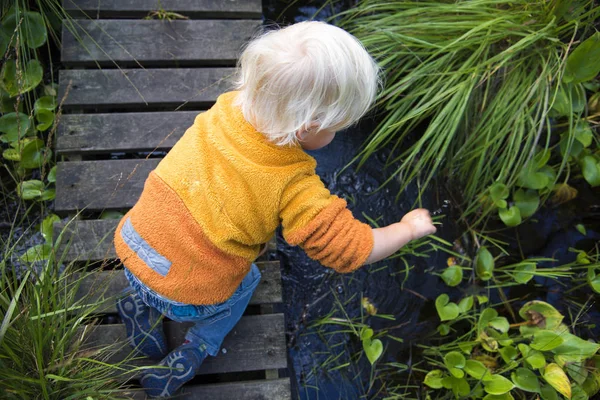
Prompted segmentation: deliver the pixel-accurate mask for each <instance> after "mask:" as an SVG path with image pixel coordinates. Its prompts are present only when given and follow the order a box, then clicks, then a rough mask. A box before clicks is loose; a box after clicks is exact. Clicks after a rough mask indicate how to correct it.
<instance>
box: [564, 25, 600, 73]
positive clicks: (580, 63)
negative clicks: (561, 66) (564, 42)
mask: <svg viewBox="0 0 600 400" xmlns="http://www.w3.org/2000/svg"><path fill="white" fill-rule="evenodd" d="M599 72H600V32H596V33H595V34H593V35H592V36H590V37H589V38H588V39H587V40H585V41H584V42H583V43H581V44H580V45H579V46H577V47H576V48H575V50H573V52H571V54H569V57H567V63H566V66H565V73H564V75H563V81H564V82H573V83H577V82H585V81H589V80H592V79H594V78H595V77H596V75H598V73H599Z"/></svg>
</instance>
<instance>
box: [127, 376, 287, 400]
mask: <svg viewBox="0 0 600 400" xmlns="http://www.w3.org/2000/svg"><path fill="white" fill-rule="evenodd" d="M132 395H133V397H132V398H133V399H134V400H144V399H146V395H145V394H144V393H142V392H135V393H132ZM291 398H292V395H291V388H290V378H281V379H273V380H268V381H247V382H232V383H216V384H212V385H186V386H184V387H183V388H182V389H181V391H180V392H178V393H177V399H178V400H197V399H210V400H232V399H234V400H291Z"/></svg>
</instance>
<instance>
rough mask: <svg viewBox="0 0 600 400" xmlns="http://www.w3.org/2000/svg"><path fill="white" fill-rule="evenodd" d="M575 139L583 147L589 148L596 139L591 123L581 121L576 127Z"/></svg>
mask: <svg viewBox="0 0 600 400" xmlns="http://www.w3.org/2000/svg"><path fill="white" fill-rule="evenodd" d="M574 135H575V139H577V140H578V141H579V143H581V144H582V145H583V147H589V146H591V144H592V141H593V139H594V134H593V133H592V128H590V124H589V122H587V121H585V120H579V121H578V122H577V124H575V127H574Z"/></svg>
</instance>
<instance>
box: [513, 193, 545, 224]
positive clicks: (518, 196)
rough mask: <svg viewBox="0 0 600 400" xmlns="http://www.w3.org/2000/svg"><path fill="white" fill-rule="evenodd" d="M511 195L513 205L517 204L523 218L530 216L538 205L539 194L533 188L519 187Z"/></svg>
mask: <svg viewBox="0 0 600 400" xmlns="http://www.w3.org/2000/svg"><path fill="white" fill-rule="evenodd" d="M513 197H514V200H515V206H517V208H518V209H519V212H520V214H521V217H523V218H527V217H531V216H532V215H533V214H534V213H535V212H536V210H537V209H538V207H539V205H540V196H538V193H537V191H535V190H523V189H519V190H517V191H516V192H515V194H514V196H513Z"/></svg>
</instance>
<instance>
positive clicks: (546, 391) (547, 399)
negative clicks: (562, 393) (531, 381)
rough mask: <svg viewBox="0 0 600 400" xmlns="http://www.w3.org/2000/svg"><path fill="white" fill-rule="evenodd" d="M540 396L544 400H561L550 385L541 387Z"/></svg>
mask: <svg viewBox="0 0 600 400" xmlns="http://www.w3.org/2000/svg"><path fill="white" fill-rule="evenodd" d="M540 396H541V398H542V400H559V399H558V393H557V392H556V390H554V388H553V387H552V386H550V385H544V386H542V387H541V390H540Z"/></svg>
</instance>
